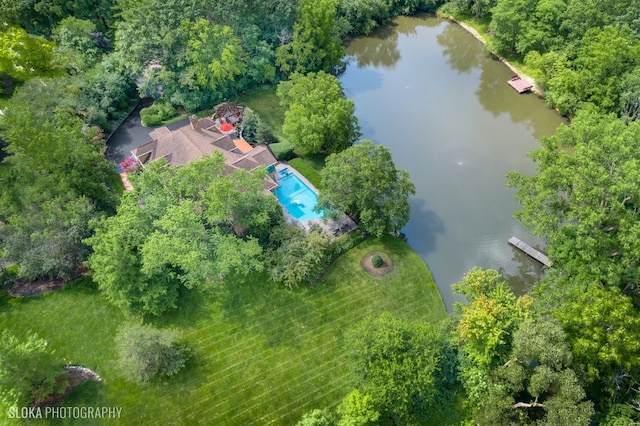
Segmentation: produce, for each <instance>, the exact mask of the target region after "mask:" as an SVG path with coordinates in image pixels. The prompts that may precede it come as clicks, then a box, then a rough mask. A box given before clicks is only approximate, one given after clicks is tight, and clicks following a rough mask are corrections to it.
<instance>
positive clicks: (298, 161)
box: [289, 158, 322, 189]
mask: <svg viewBox="0 0 640 426" xmlns="http://www.w3.org/2000/svg"><path fill="white" fill-rule="evenodd" d="M289 164H291V167H293V168H295V169H296V170H297V171H299V172H300V173H302V176H304V177H306V178H307V180H308V181H309V182H311V184H312V185H313V186H315V187H316V188H318V189H322V178H321V177H320V173H318V171H317V170H316V169H314V168H313V167H311V166H310V165H309V164H308V163H307V162H305V161H304V160H303V159H302V158H294V159H293V160H291V161H289Z"/></svg>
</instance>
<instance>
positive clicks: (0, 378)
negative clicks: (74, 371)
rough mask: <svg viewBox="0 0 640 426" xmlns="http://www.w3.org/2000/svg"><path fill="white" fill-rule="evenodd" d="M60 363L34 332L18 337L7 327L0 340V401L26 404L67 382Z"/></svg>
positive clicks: (64, 386)
mask: <svg viewBox="0 0 640 426" xmlns="http://www.w3.org/2000/svg"><path fill="white" fill-rule="evenodd" d="M61 367H62V362H60V360H58V359H57V358H56V357H55V356H54V352H53V351H52V350H51V349H48V348H47V342H46V341H45V340H44V339H42V338H40V337H38V335H37V334H35V333H29V334H28V335H27V336H25V339H20V338H18V337H17V336H15V335H14V334H12V333H11V332H9V331H8V330H4V331H3V332H2V338H1V339H0V402H2V403H3V404H4V405H6V406H10V407H11V406H12V407H28V406H31V405H33V404H36V403H39V402H42V401H43V400H44V399H45V398H46V397H48V396H50V395H54V394H56V393H60V392H62V391H63V390H64V389H66V387H67V386H68V385H69V380H68V373H67V372H65V371H64V370H63V369H62V368H61Z"/></svg>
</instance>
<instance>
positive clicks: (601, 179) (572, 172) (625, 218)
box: [508, 110, 640, 294]
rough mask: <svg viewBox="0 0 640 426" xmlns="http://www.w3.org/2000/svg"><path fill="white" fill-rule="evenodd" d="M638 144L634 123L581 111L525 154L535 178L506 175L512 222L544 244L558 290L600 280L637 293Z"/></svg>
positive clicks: (639, 132) (638, 127)
mask: <svg viewBox="0 0 640 426" xmlns="http://www.w3.org/2000/svg"><path fill="white" fill-rule="evenodd" d="M639 141H640V124H637V122H632V123H630V124H629V125H625V124H624V123H622V122H621V121H620V120H618V119H617V118H616V117H615V116H614V115H606V116H603V115H600V114H598V113H597V112H595V111H592V110H584V111H582V112H581V113H580V114H578V115H577V116H576V117H575V119H574V120H573V123H572V125H571V127H567V126H561V127H560V128H559V129H558V130H557V131H556V134H555V135H554V136H552V137H550V138H545V139H543V142H542V143H543V147H542V148H541V149H539V150H537V151H534V152H533V153H531V157H532V158H533V160H534V161H535V162H536V163H537V164H538V166H537V168H538V173H537V174H534V175H532V176H524V175H521V174H520V173H518V172H511V173H510V174H509V175H508V178H509V185H510V186H512V187H515V188H516V189H517V191H516V197H517V198H518V200H519V202H520V204H521V206H522V210H520V211H519V212H517V213H516V217H517V218H518V219H519V220H520V221H521V222H523V223H524V224H526V225H527V226H531V227H532V228H533V233H534V234H536V235H540V236H542V237H544V238H545V239H546V241H547V244H548V247H549V248H548V252H549V257H550V258H551V259H552V260H553V261H554V269H557V270H558V271H559V272H558V273H557V274H554V275H553V276H554V277H555V278H554V280H555V286H556V287H557V286H559V285H563V283H564V284H565V285H567V286H568V285H577V284H580V285H585V286H586V285H589V284H591V283H595V282H601V283H604V284H605V285H606V286H619V287H620V288H625V289H627V290H629V291H634V292H636V294H637V293H638V291H640V288H637V285H636V283H637V282H638V281H639V279H640V275H639V271H638V261H637V259H638V258H639V257H640V246H639V245H638V244H637V243H636V241H638V239H639V238H640V226H639V225H638V206H639V205H640V198H639V197H640V193H638V191H637V188H638V187H639V185H640V173H638V169H637V166H636V163H637V160H636V157H635V154H634V153H635V152H637V150H638V149H640V146H639V145H638V143H639ZM565 148H569V149H570V150H569V149H565Z"/></svg>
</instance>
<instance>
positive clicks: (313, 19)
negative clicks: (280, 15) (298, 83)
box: [276, 0, 344, 74]
mask: <svg viewBox="0 0 640 426" xmlns="http://www.w3.org/2000/svg"><path fill="white" fill-rule="evenodd" d="M337 4H338V1H337V0H300V2H299V4H298V16H297V19H296V23H295V24H294V26H293V37H292V39H291V42H290V43H287V44H283V45H282V46H280V47H279V48H278V50H277V51H276V56H277V64H278V66H279V67H280V69H281V70H282V71H284V72H285V73H287V74H288V73H291V72H296V73H301V74H305V73H308V72H317V71H324V72H327V73H331V72H333V71H334V68H335V67H337V66H338V65H339V64H340V62H341V61H342V57H343V56H344V48H343V47H342V42H341V40H340V37H339V35H338V34H337V31H336V10H337Z"/></svg>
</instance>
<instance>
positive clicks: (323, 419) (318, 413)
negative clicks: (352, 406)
mask: <svg viewBox="0 0 640 426" xmlns="http://www.w3.org/2000/svg"><path fill="white" fill-rule="evenodd" d="M333 424H334V421H333V416H332V415H331V413H329V411H328V410H326V409H324V410H319V409H317V408H316V409H315V410H311V411H309V412H308V413H305V414H304V415H303V416H302V418H301V419H300V421H299V422H298V423H296V426H333Z"/></svg>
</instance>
